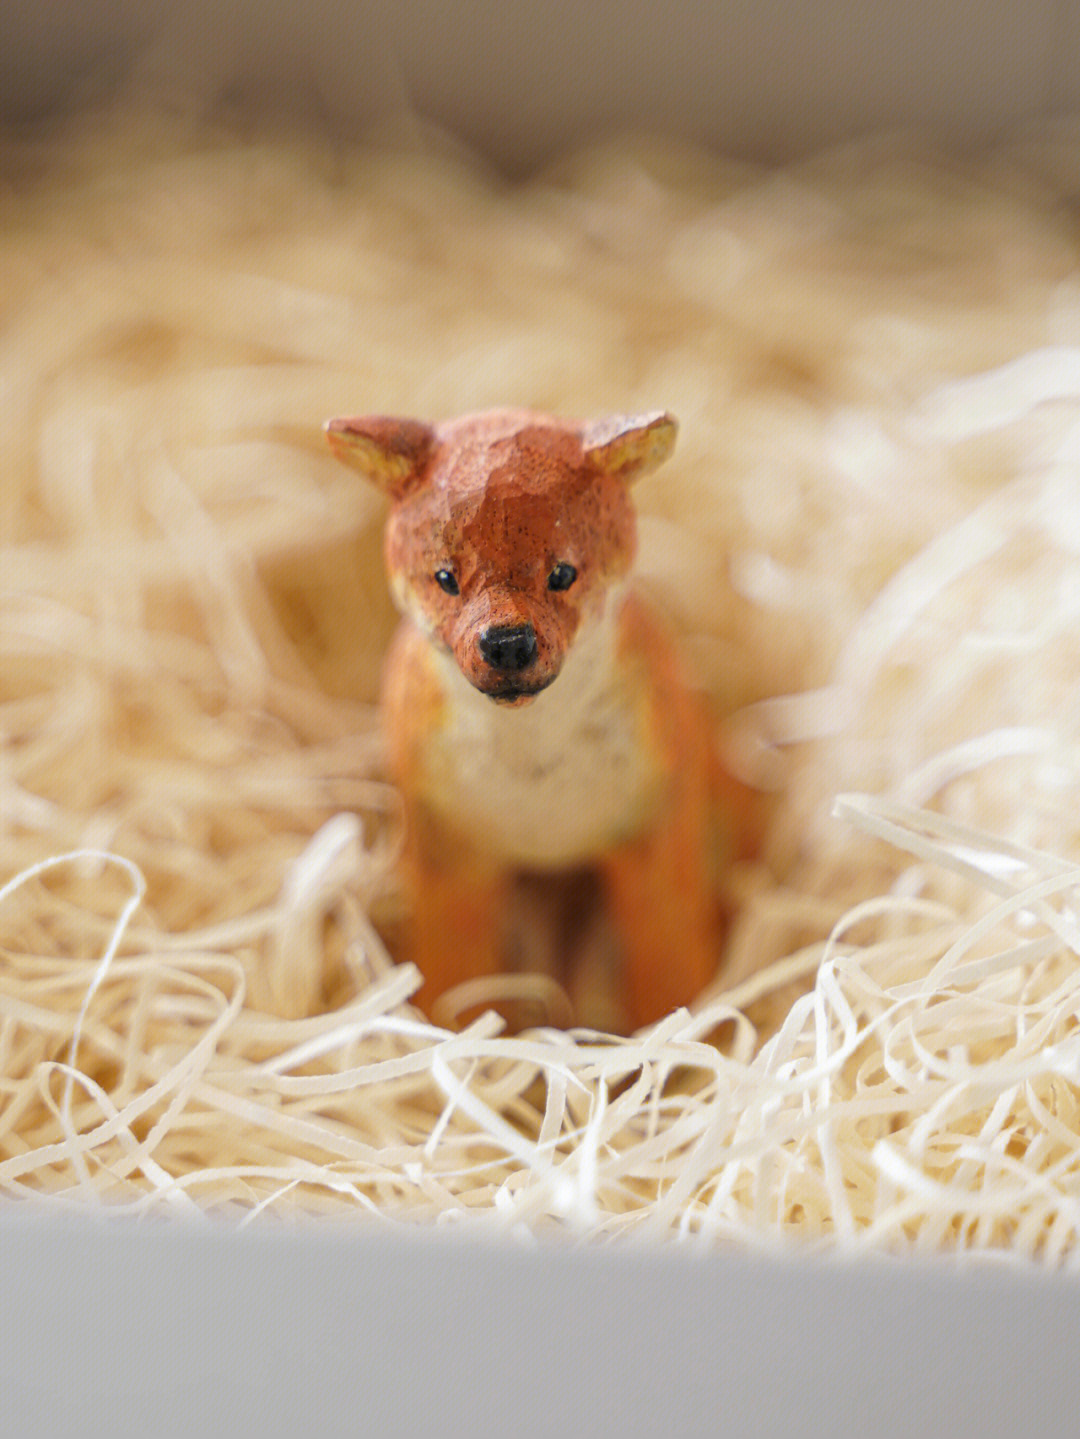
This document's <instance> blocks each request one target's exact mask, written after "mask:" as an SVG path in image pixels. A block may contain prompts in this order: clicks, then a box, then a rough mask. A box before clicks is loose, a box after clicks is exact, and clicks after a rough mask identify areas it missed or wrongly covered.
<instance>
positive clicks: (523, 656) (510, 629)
mask: <svg viewBox="0 0 1080 1439" xmlns="http://www.w3.org/2000/svg"><path fill="white" fill-rule="evenodd" d="M480 653H481V654H482V655H483V656H484V659H485V660H486V661H487V662H488V664H489V665H490V666H491V668H492V669H493V670H503V671H505V672H506V673H507V674H510V673H512V672H513V671H515V670H527V669H528V668H529V666H530V665H531V664H532V662H533V660H534V659H535V658H536V631H535V630H534V629H533V627H532V625H495V626H493V627H492V628H491V629H490V630H485V631H484V633H483V634H482V635H481V636H480Z"/></svg>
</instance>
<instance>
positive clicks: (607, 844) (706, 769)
mask: <svg viewBox="0 0 1080 1439" xmlns="http://www.w3.org/2000/svg"><path fill="white" fill-rule="evenodd" d="M326 431H327V438H328V439H329V442H330V445H331V447H332V449H333V451H334V453H335V454H336V455H337V456H338V457H339V458H340V459H342V460H344V461H345V462H346V463H347V464H349V465H351V466H353V467H354V468H356V469H358V470H359V471H360V472H361V473H362V474H364V475H365V476H367V478H368V479H370V480H372V481H373V482H374V483H375V484H377V485H378V486H379V487H380V488H381V489H383V490H384V491H385V492H386V493H387V494H388V495H389V497H390V499H391V510H390V515H389V520H388V523H387V528H386V561H387V567H388V571H389V577H390V583H391V586H392V589H393V594H394V598H395V600H396V602H397V605H398V607H399V608H400V609H401V610H402V612H403V613H404V615H405V616H406V619H405V620H404V622H403V623H402V625H401V627H400V628H399V630H398V633H397V636H396V638H395V641H394V644H393V647H392V650H391V653H390V656H389V659H388V662H387V668H386V673H385V678H384V686H383V706H384V714H385V720H386V724H387V729H388V734H389V742H390V751H391V764H392V772H393V776H394V778H395V781H396V782H397V784H398V785H399V786H400V788H401V791H402V794H403V795H404V799H405V806H406V825H407V840H406V852H405V865H406V878H407V883H408V886H409V897H410V900H411V907H412V931H411V953H410V957H411V958H413V959H414V960H415V961H416V963H417V964H418V966H419V968H420V969H421V971H422V973H423V975H424V977H425V984H424V986H423V988H422V990H421V991H420V996H419V1002H420V1003H421V1005H422V1006H423V1007H424V1008H427V1009H430V1006H431V1003H432V1001H434V1000H435V999H436V998H437V997H438V996H439V995H440V994H441V993H442V992H443V991H445V990H446V989H447V988H449V987H450V986H452V985H454V984H456V983H457V982H459V981H460V980H462V979H466V978H470V977H473V976H477V975H484V974H490V973H492V972H495V971H497V970H499V969H501V968H502V967H503V964H504V956H505V938H506V936H505V935H504V933H503V930H504V926H505V915H506V913H507V903H506V901H507V895H508V886H509V883H510V881H511V879H512V878H513V875H514V874H515V872H518V871H526V872H547V871H561V870H568V869H574V868H577V867H582V866H589V867H594V868H595V869H596V871H597V872H598V875H599V879H600V883H601V887H602V891H603V894H604V898H605V902H606V905H607V908H608V910H609V912H610V914H611V916H612V919H613V921H614V926H615V929H616V933H617V936H618V939H619V941H620V949H621V955H622V966H623V976H624V983H625V992H626V1005H625V1008H626V1013H627V1016H628V1018H629V1020H630V1023H631V1025H633V1026H637V1025H641V1024H644V1023H647V1022H649V1021H652V1020H654V1019H657V1018H659V1017H660V1016H662V1015H663V1014H664V1013H666V1012H667V1011H668V1010H670V1009H672V1008H674V1007H675V1006H676V1005H679V1004H685V1003H687V1002H689V1001H690V1000H691V999H693V997H694V996H695V995H696V994H697V993H698V991H699V990H700V989H701V988H702V986H703V985H705V984H706V983H707V981H708V980H709V979H711V978H712V976H713V974H714V971H715V969H716V965H717V958H718V953H719V949H718V945H719V934H720V931H719V928H718V923H719V915H718V906H717V900H716V876H717V869H718V865H721V864H723V863H724V862H725V860H728V859H730V858H732V857H733V856H734V854H735V852H736V851H737V850H738V849H740V848H741V847H742V841H743V839H744V838H745V836H746V834H747V833H748V825H747V823H746V817H747V815H748V813H749V810H748V808H747V801H748V799H749V796H748V792H745V791H742V790H741V787H740V786H738V785H737V784H736V782H735V781H733V780H731V779H729V778H727V777H726V776H724V775H723V773H722V771H720V769H719V767H718V764H717V762H716V759H715V755H714V747H713V743H712V735H711V730H710V725H709V721H708V719H707V716H706V714H705V712H704V710H703V709H702V707H701V705H700V704H699V702H698V700H697V699H696V697H695V696H694V695H693V693H692V692H691V690H690V689H689V688H688V687H687V685H686V683H685V681H684V680H683V678H682V677H681V674H680V668H679V664H678V662H677V658H676V654H675V651H674V649H673V647H672V645H671V643H670V641H669V640H668V638H667V636H666V635H665V633H664V632H663V631H662V630H661V629H660V628H659V626H658V625H657V622H656V621H655V620H654V618H653V617H652V615H651V614H650V612H649V610H648V608H647V607H646V605H645V604H644V603H643V602H642V600H641V599H640V598H638V597H637V596H635V595H634V594H633V592H632V591H630V590H629V589H628V587H627V577H628V574H629V571H630V567H631V563H632V561H633V558H634V553H635V549H636V525H635V517H634V510H633V506H632V503H631V499H630V492H629V487H630V484H631V483H632V482H633V480H635V479H636V478H637V477H638V476H639V475H643V474H645V473H647V472H648V471H649V470H652V469H654V468H655V467H656V466H657V465H659V464H660V463H661V462H662V461H663V460H665V459H666V458H667V457H668V455H669V454H670V453H671V450H672V447H673V445H674V442H675V433H676V423H675V420H674V419H673V418H672V417H671V416H670V415H668V414H665V413H662V412H657V413H653V414H646V415H635V416H621V415H620V416H615V417H612V418H608V419H603V420H600V421H598V422H595V423H591V424H577V423H570V422H567V421H564V420H559V419H554V418H552V417H550V416H547V415H541V414H534V413H531V412H526V411H514V410H493V411H490V412H487V413H484V414H477V415H470V416H466V417H464V418H462V419H457V420H452V421H450V422H449V423H446V424H439V425H428V424H423V423H420V422H418V421H416V420H406V419H391V418H386V417H382V416H370V417H361V418H352V419H336V420H331V421H330V422H329V423H328V425H327V427H326ZM725 789H726V794H722V793H721V791H723V790H725Z"/></svg>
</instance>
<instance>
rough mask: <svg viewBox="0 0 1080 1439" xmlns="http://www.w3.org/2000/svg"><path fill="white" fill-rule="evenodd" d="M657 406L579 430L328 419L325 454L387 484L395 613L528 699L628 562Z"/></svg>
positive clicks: (660, 424)
mask: <svg viewBox="0 0 1080 1439" xmlns="http://www.w3.org/2000/svg"><path fill="white" fill-rule="evenodd" d="M675 432H676V424H675V421H674V419H673V418H672V417H671V416H670V415H668V414H665V413H663V412H661V411H657V412H655V413H653V414H648V415H634V416H628V415H618V416H614V417H611V418H608V419H604V420H599V421H596V422H594V423H591V424H575V423H571V422H567V421H563V420H556V419H552V418H550V417H549V416H546V415H538V414H532V413H530V412H526V411H513V410H492V411H490V412H488V413H485V414H480V415H469V416H466V417H465V418H463V419H459V420H452V421H450V422H449V423H447V424H442V425H426V424H422V423H420V422H419V421H416V420H400V419H390V418H387V417H384V416H366V417H361V418H356V419H339V420H331V421H330V422H329V423H328V425H327V426H326V433H327V438H328V440H329V441H330V446H331V448H332V449H333V451H334V453H335V454H336V455H337V456H338V457H339V458H340V459H342V460H344V461H345V462H346V463H347V464H350V465H352V466H353V467H354V468H355V469H358V470H360V471H361V473H362V474H364V475H366V476H367V477H368V478H369V479H370V480H372V481H374V483H376V484H377V485H379V487H380V488H381V489H383V490H385V491H386V492H387V493H388V494H389V495H390V497H391V500H392V502H393V507H392V509H391V512H390V518H389V522H388V524H387V528H386V562H387V568H388V570H389V574H390V582H391V586H392V588H393V592H394V598H395V600H396V601H397V604H398V606H399V608H400V609H401V610H402V611H403V612H404V613H405V614H407V615H409V616H410V617H411V619H412V620H413V621H414V622H415V623H416V624H417V625H418V626H419V627H420V628H421V629H422V630H424V631H425V633H427V634H428V635H429V636H430V637H431V638H432V640H433V641H434V642H435V643H436V644H438V645H440V646H442V647H443V648H444V649H445V650H447V651H449V652H451V653H452V654H453V656H454V658H455V660H456V661H457V664H458V666H459V668H460V669H461V672H462V674H463V675H464V676H465V678H466V679H467V680H468V681H469V682H470V683H471V684H473V685H475V687H476V688H477V689H478V690H480V691H481V692H482V693H484V694H486V695H489V696H490V697H491V698H492V699H493V700H497V701H500V702H502V703H504V704H527V703H528V702H529V700H530V699H531V698H532V697H533V696H534V695H536V694H538V693H539V692H540V691H541V690H542V689H545V688H546V687H547V686H548V685H549V684H551V682H552V680H554V679H555V678H556V676H557V675H558V673H559V671H560V669H561V668H562V664H563V660H564V659H565V657H566V652H567V650H568V649H569V647H570V645H571V644H572V643H573V640H574V638H575V636H576V635H577V633H578V631H579V629H580V627H581V626H582V624H583V623H586V622H588V621H590V620H592V619H595V618H598V617H599V616H600V615H601V614H602V612H603V608H604V601H605V597H606V594H607V591H608V588H609V586H611V585H612V584H613V583H614V582H616V581H618V580H620V579H622V578H623V577H624V576H625V575H626V573H627V571H628V570H629V568H630V564H631V562H632V560H633V558H634V550H635V547H636V527H635V522H634V511H633V506H632V504H631V502H630V496H629V492H628V486H629V483H630V482H631V481H632V480H633V479H635V478H637V476H639V475H642V474H644V473H646V472H647V471H649V470H651V469H654V468H655V467H656V466H657V465H659V464H660V463H661V462H662V461H663V460H665V459H666V458H667V457H668V455H669V454H670V453H671V449H672V447H673V445H674V443H675Z"/></svg>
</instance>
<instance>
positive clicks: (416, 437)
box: [326, 415, 435, 498]
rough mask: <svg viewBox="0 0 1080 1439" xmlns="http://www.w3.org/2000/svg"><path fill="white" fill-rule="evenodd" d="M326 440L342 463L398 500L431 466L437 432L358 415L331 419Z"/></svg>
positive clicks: (386, 418)
mask: <svg viewBox="0 0 1080 1439" xmlns="http://www.w3.org/2000/svg"><path fill="white" fill-rule="evenodd" d="M326 438H327V440H329V442H330V448H331V449H332V450H333V452H334V454H335V455H336V456H337V457H338V459H339V460H344V462H345V463H346V464H347V465H351V466H352V468H353V469H354V470H359V471H360V473H361V474H362V475H364V476H365V477H366V478H367V479H369V480H371V481H372V483H373V484H376V485H378V487H379V488H380V489H381V490H385V491H386V492H387V494H390V495H393V496H394V497H395V498H397V497H398V496H400V495H402V494H404V492H405V491H406V490H407V489H408V487H409V485H410V484H411V483H412V482H413V480H415V479H416V478H417V477H418V476H419V474H420V472H421V470H422V469H423V468H424V465H425V464H426V463H427V459H428V456H429V455H430V454H431V450H432V447H433V445H434V443H435V431H434V430H433V429H432V427H431V426H430V425H425V424H422V423H421V422H420V421H419V420H397V419H392V418H391V417H390V416H388V415H357V416H355V417H352V418H346V419H340V420H327V422H326Z"/></svg>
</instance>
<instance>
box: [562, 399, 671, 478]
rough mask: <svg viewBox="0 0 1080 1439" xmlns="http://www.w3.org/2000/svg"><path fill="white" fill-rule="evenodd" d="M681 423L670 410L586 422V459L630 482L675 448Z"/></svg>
mask: <svg viewBox="0 0 1080 1439" xmlns="http://www.w3.org/2000/svg"><path fill="white" fill-rule="evenodd" d="M678 429H679V426H678V422H677V421H676V419H675V416H674V415H669V414H668V413H667V411H666V410H653V411H652V412H651V413H650V414H647V415H609V416H607V417H606V418H605V419H603V420H594V421H593V423H592V424H591V425H586V426H585V429H584V430H583V431H582V435H581V447H582V449H583V450H584V452H585V458H586V459H587V460H588V462H589V463H590V464H591V465H592V466H593V467H594V468H595V469H597V470H603V471H605V472H606V473H607V474H611V475H619V476H620V477H621V478H622V479H624V480H626V481H628V482H630V481H633V480H636V479H638V478H639V476H641V475H647V474H648V473H649V471H650V470H655V469H656V467H657V466H658V465H662V464H663V463H664V461H665V460H666V459H667V457H668V456H669V455H670V454H671V452H672V450H673V449H674V448H675V436H676V434H677V433H678Z"/></svg>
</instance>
